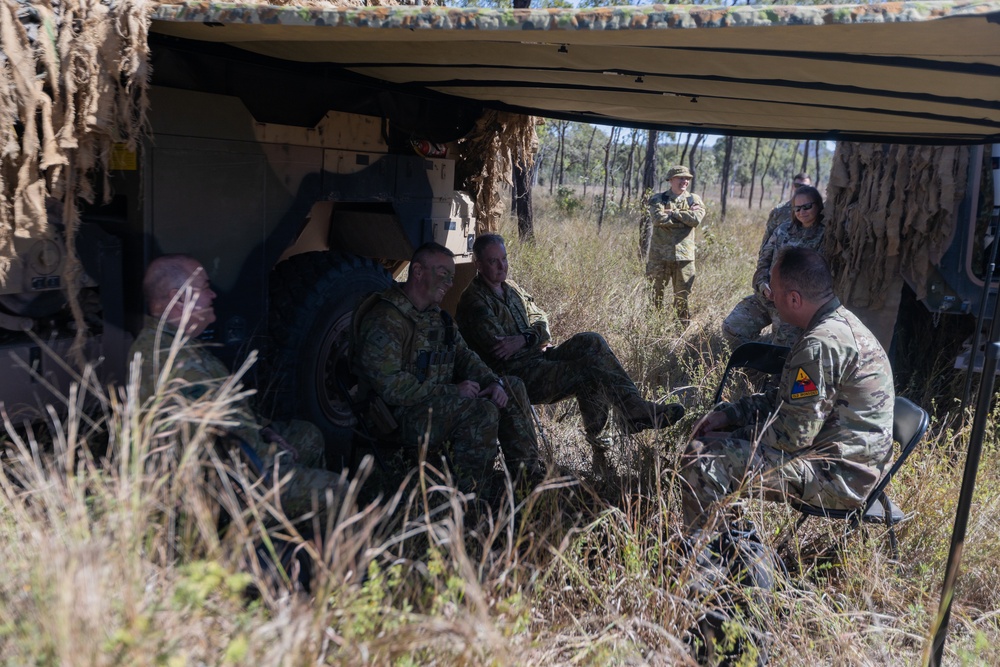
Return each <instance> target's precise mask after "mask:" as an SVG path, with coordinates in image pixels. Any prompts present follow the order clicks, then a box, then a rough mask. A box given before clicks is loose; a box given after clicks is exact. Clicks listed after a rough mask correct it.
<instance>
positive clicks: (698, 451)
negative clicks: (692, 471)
mask: <svg viewBox="0 0 1000 667" xmlns="http://www.w3.org/2000/svg"><path fill="white" fill-rule="evenodd" d="M704 453H705V445H704V443H703V442H702V441H701V440H691V441H690V442H688V444H687V446H686V447H685V448H684V451H683V452H681V467H683V468H687V467H689V466H692V465H695V464H696V463H697V462H698V460H699V459H700V458H701V457H702V456H703V455H704Z"/></svg>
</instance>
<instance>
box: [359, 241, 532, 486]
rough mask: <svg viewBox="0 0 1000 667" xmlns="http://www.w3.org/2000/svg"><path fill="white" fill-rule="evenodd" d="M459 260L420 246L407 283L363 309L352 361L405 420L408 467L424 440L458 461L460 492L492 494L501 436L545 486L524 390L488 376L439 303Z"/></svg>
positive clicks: (514, 459) (514, 465)
mask: <svg viewBox="0 0 1000 667" xmlns="http://www.w3.org/2000/svg"><path fill="white" fill-rule="evenodd" d="M452 258H453V254H452V253H451V251H450V250H448V249H447V248H445V247H443V246H441V245H438V244H437V243H426V244H424V245H423V246H421V247H420V248H418V249H417V251H416V253H414V255H413V259H412V260H411V262H410V272H409V275H408V277H407V280H406V283H405V284H404V285H402V286H400V285H394V286H392V287H390V288H389V289H387V290H385V291H384V292H381V293H379V294H378V295H376V296H375V297H371V298H374V299H375V300H376V301H375V302H374V303H373V304H367V303H366V304H362V307H361V308H359V311H358V316H359V321H358V322H357V323H356V324H355V330H356V331H357V334H356V336H355V338H356V339H355V340H354V341H353V345H352V350H353V351H352V355H353V357H354V359H353V360H354V366H355V368H356V369H357V371H358V372H359V373H360V374H361V376H362V378H363V380H364V381H365V382H367V384H368V385H369V386H370V387H371V390H372V391H373V392H374V393H375V395H377V396H378V397H379V398H381V400H382V401H384V403H385V404H386V406H388V408H389V410H390V411H391V413H392V416H393V418H394V419H395V421H396V422H397V423H398V427H399V439H400V440H401V442H402V445H403V448H404V449H405V450H406V451H405V452H402V458H403V459H405V461H406V463H407V464H408V465H409V466H412V465H413V463H415V462H416V453H417V448H418V445H419V444H420V443H422V442H424V440H425V439H426V441H427V443H428V447H429V451H430V453H431V455H441V454H445V455H447V457H448V458H449V459H450V463H451V467H452V472H453V473H454V474H455V476H456V481H457V483H458V485H459V488H461V489H463V490H465V491H472V490H475V491H477V492H479V493H480V495H481V496H485V497H487V498H490V497H492V496H493V494H495V493H497V492H498V491H499V490H500V484H501V482H502V480H501V478H500V476H499V475H498V474H497V473H496V471H495V470H494V461H495V460H496V455H497V439H498V437H499V440H500V446H501V448H502V449H503V453H504V457H505V459H506V461H507V464H508V466H509V467H510V469H511V470H512V471H516V470H517V469H518V468H519V467H520V466H523V467H524V468H525V471H526V473H527V475H528V477H529V478H530V479H532V480H534V481H537V480H538V478H539V477H541V476H542V475H543V473H544V470H543V467H542V464H541V462H540V460H539V455H538V442H537V439H536V434H535V427H534V424H533V422H532V418H531V412H530V410H531V404H530V403H529V401H528V396H527V393H526V392H525V389H524V384H523V383H522V382H521V381H520V380H519V379H517V378H516V377H510V376H506V377H504V378H502V379H501V377H499V376H498V375H496V374H495V373H494V372H493V371H492V370H490V368H489V367H488V366H487V365H486V364H484V363H483V362H482V360H480V358H479V357H478V356H476V354H475V353H474V352H473V351H472V350H470V349H469V347H468V346H467V345H466V344H465V341H464V340H463V339H462V336H461V334H459V332H458V329H457V327H455V325H454V323H453V322H452V320H451V317H450V316H449V315H448V314H447V313H445V312H444V311H442V310H441V308H440V306H439V304H440V303H441V301H442V299H444V296H445V294H446V293H447V292H448V290H449V289H450V288H451V285H452V283H453V282H454V278H455V261H454V259H452ZM362 311H364V312H362ZM397 458H399V457H397Z"/></svg>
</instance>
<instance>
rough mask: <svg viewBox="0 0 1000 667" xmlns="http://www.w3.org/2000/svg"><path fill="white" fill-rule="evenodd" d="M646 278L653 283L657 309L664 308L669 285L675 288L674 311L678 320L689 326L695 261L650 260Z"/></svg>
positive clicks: (654, 300) (647, 265)
mask: <svg viewBox="0 0 1000 667" xmlns="http://www.w3.org/2000/svg"><path fill="white" fill-rule="evenodd" d="M646 277H647V278H649V279H650V280H652V281H653V303H654V304H655V305H656V307H657V308H662V307H663V292H664V290H665V289H666V287H667V283H672V284H673V286H674V310H676V311H677V318H678V319H679V320H680V321H681V322H683V323H684V324H687V323H689V322H690V321H691V309H690V307H689V306H688V297H689V296H690V294H691V289H692V288H693V287H694V277H695V268H694V261H689V262H675V261H666V260H655V259H653V258H650V260H649V262H648V263H647V264H646Z"/></svg>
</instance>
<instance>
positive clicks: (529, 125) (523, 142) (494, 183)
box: [456, 110, 535, 234]
mask: <svg viewBox="0 0 1000 667" xmlns="http://www.w3.org/2000/svg"><path fill="white" fill-rule="evenodd" d="M534 140H535V118H534V117H533V116H522V115H520V114H513V113H508V112H505V111H491V110H487V111H486V112H485V113H484V114H483V115H482V117H481V118H480V119H479V121H478V122H477V123H476V128H475V129H474V130H473V131H472V133H471V134H470V135H469V136H468V137H465V138H464V139H462V140H461V141H460V142H459V156H458V164H459V166H458V168H457V170H456V176H457V178H458V181H459V184H458V186H457V187H459V188H461V189H464V190H469V191H471V192H472V193H474V195H475V198H476V215H477V216H478V217H477V221H476V233H478V234H486V233H489V232H495V231H497V227H498V223H499V221H500V216H501V215H503V213H504V210H505V206H504V204H503V201H502V200H501V197H500V194H501V193H500V185H501V183H505V184H507V185H510V183H511V173H512V169H513V164H514V159H515V158H516V157H517V156H518V155H523V156H525V162H526V165H527V166H528V167H530V166H531V162H532V160H533V154H532V145H533V142H534Z"/></svg>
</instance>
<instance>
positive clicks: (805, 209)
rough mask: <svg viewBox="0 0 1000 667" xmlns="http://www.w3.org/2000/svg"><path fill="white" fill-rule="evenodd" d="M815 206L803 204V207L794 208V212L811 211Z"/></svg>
mask: <svg viewBox="0 0 1000 667" xmlns="http://www.w3.org/2000/svg"><path fill="white" fill-rule="evenodd" d="M813 206H815V204H813V203H811V202H810V203H808V204H802V205H801V206H793V207H792V210H793V211H795V212H796V213H798V212H799V211H811V210H812V207H813Z"/></svg>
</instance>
